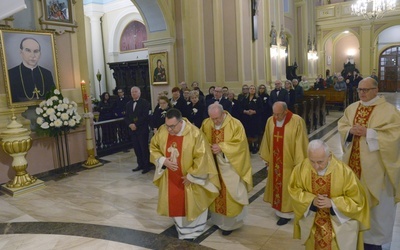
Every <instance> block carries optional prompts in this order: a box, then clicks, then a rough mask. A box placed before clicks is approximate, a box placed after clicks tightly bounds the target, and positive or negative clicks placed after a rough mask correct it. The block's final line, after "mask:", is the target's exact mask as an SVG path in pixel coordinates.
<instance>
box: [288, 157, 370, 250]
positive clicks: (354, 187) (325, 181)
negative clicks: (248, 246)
mask: <svg viewBox="0 0 400 250" xmlns="http://www.w3.org/2000/svg"><path fill="white" fill-rule="evenodd" d="M288 191H289V194H290V197H291V200H292V205H293V210H294V214H295V221H294V238H295V239H301V240H302V243H303V244H304V245H305V246H306V249H308V250H314V249H316V250H322V249H364V246H363V238H362V233H361V231H364V230H368V229H369V228H370V217H369V206H368V202H367V198H366V195H365V192H364V188H363V186H362V184H361V182H360V181H359V180H358V178H357V176H356V175H355V174H354V173H353V172H352V170H351V169H350V168H349V167H348V166H347V165H346V164H344V163H343V162H341V161H338V160H337V159H336V158H335V157H334V156H332V159H331V160H330V162H329V163H328V166H327V168H326V172H325V174H324V175H323V176H319V175H318V173H317V172H316V171H315V169H314V168H313V167H312V165H311V162H310V160H309V159H305V160H304V161H303V162H302V163H301V164H299V165H297V166H296V167H295V168H294V169H293V173H292V175H291V177H290V181H289V187H288ZM317 194H325V195H327V196H328V197H329V198H330V199H331V200H332V202H333V204H334V207H333V208H332V209H333V210H334V211H335V213H340V215H341V219H339V218H338V216H337V214H336V215H331V213H330V209H328V208H323V209H318V208H317V212H313V211H310V210H309V208H310V205H311V204H312V202H313V200H314V198H315V197H317ZM305 216H306V217H305ZM346 217H347V218H346Z"/></svg>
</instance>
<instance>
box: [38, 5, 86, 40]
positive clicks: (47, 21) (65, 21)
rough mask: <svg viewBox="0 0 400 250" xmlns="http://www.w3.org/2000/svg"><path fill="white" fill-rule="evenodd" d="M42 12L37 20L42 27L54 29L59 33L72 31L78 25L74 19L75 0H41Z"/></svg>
mask: <svg viewBox="0 0 400 250" xmlns="http://www.w3.org/2000/svg"><path fill="white" fill-rule="evenodd" d="M41 1H42V13H43V15H42V16H41V17H40V18H39V22H40V24H41V26H42V29H47V30H55V31H56V32H58V33H59V34H63V33H64V32H65V31H69V32H74V31H75V28H76V27H78V25H77V23H76V21H75V20H74V11H73V7H74V6H73V5H74V4H75V0H57V1H55V0H41Z"/></svg>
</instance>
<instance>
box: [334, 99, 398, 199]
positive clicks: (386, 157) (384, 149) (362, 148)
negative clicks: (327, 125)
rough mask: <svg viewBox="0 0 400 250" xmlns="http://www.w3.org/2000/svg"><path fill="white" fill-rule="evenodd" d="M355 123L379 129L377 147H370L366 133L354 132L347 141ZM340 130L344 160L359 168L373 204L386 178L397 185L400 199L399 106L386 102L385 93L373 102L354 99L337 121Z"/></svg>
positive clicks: (378, 197)
mask: <svg viewBox="0 0 400 250" xmlns="http://www.w3.org/2000/svg"><path fill="white" fill-rule="evenodd" d="M388 114H391V115H388ZM356 123H358V124H362V125H363V126H365V127H366V128H367V129H373V130H374V131H375V132H376V134H377V142H378V145H379V148H378V150H374V151H370V149H369V147H368V143H367V140H366V137H365V136H362V137H358V138H357V136H353V140H352V141H350V142H346V140H347V136H348V133H349V130H350V128H351V127H353V126H354V124H356ZM338 131H339V133H340V135H341V140H342V146H343V151H344V155H343V161H344V162H345V163H347V164H349V166H350V167H351V168H353V170H354V169H356V170H355V171H356V174H358V170H357V169H360V180H361V182H362V183H363V184H364V186H365V187H366V189H365V191H366V193H367V197H368V200H369V202H370V204H371V207H374V206H376V205H377V204H378V203H379V199H380V195H381V192H382V189H383V187H384V186H386V180H385V179H386V178H388V179H389V181H390V184H391V185H392V186H393V187H394V195H395V199H396V202H399V201H400V150H398V149H399V148H400V112H399V111H398V110H397V108H396V107H395V106H393V105H391V104H389V103H387V102H386V100H385V98H384V97H378V98H377V100H376V101H374V102H373V103H372V104H371V105H370V106H363V105H361V101H359V102H356V103H353V104H351V105H350V106H348V107H347V108H346V110H345V112H344V115H343V117H342V118H340V120H339V121H338ZM394 149H397V150H394Z"/></svg>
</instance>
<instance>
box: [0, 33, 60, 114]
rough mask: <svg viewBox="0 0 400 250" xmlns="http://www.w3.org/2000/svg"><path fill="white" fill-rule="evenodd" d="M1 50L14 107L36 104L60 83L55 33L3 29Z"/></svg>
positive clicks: (7, 84) (6, 80)
mask: <svg viewBox="0 0 400 250" xmlns="http://www.w3.org/2000/svg"><path fill="white" fill-rule="evenodd" d="M0 45H1V46H0V47H1V50H0V54H1V58H2V61H1V63H2V68H3V76H4V83H5V84H4V86H5V92H6V96H7V103H8V106H9V107H10V108H14V107H24V106H33V105H37V104H39V103H40V102H41V101H42V100H44V99H45V96H46V93H47V92H48V91H50V90H51V89H52V88H53V87H54V86H56V88H58V89H59V88H60V87H59V83H58V70H57V60H56V49H55V42H54V34H53V33H52V32H45V31H41V32H36V31H22V30H9V29H3V30H0Z"/></svg>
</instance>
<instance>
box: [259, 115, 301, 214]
mask: <svg viewBox="0 0 400 250" xmlns="http://www.w3.org/2000/svg"><path fill="white" fill-rule="evenodd" d="M307 146H308V137H307V132H306V126H305V123H304V120H303V119H302V118H301V117H300V116H298V115H296V114H293V113H292V112H290V111H288V113H287V114H286V117H285V120H284V123H283V126H282V127H277V126H276V119H275V118H274V117H270V118H269V119H268V121H267V125H266V126H265V132H264V136H263V139H262V142H261V146H260V156H261V158H262V159H263V160H264V161H266V162H268V164H269V167H268V180H267V185H266V188H265V193H264V201H266V202H268V203H270V204H271V205H272V207H273V208H274V209H276V210H278V211H280V212H283V213H289V212H292V211H293V209H292V205H291V201H290V197H289V193H288V190H287V187H288V184H289V183H288V181H289V178H290V174H291V173H292V170H293V168H294V167H295V166H296V165H297V164H300V163H301V162H302V161H303V159H305V158H306V157H307Z"/></svg>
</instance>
